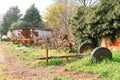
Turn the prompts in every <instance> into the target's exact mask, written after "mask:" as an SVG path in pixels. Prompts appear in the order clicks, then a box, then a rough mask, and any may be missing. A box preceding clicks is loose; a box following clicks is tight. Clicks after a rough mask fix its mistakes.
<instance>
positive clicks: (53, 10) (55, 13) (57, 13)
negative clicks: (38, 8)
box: [44, 3, 67, 28]
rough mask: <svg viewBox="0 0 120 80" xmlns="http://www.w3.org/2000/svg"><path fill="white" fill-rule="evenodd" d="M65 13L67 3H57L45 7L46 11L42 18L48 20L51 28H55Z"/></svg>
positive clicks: (60, 22)
mask: <svg viewBox="0 0 120 80" xmlns="http://www.w3.org/2000/svg"><path fill="white" fill-rule="evenodd" d="M66 13H67V5H65V4H62V3H58V4H55V5H53V6H51V7H50V8H48V9H47V13H46V14H45V15H44V19H46V20H47V21H48V24H49V26H50V27H51V28H55V27H57V26H58V25H60V24H62V20H63V17H65V15H66Z"/></svg>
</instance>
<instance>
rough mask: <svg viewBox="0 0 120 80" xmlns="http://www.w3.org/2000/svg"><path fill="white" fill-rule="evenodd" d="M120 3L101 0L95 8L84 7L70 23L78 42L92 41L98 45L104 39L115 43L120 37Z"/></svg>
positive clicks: (111, 0)
mask: <svg viewBox="0 0 120 80" xmlns="http://www.w3.org/2000/svg"><path fill="white" fill-rule="evenodd" d="M119 8H120V1H114V0H100V2H99V4H98V5H96V6H93V7H85V6H82V7H80V8H79V9H78V12H77V14H76V15H75V16H74V17H73V19H72V20H71V22H70V27H71V30H72V33H73V35H74V36H75V38H76V40H77V41H78V42H80V43H81V42H84V41H90V42H92V43H94V44H95V45H98V44H99V42H100V41H101V39H102V38H103V37H109V38H110V39H111V41H114V40H115V39H116V38H117V37H119V36H120V31H119V30H120V10H119Z"/></svg>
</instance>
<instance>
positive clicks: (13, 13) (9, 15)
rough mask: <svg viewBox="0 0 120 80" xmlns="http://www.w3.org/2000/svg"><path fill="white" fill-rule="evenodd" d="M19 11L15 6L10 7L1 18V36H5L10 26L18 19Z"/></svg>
mask: <svg viewBox="0 0 120 80" xmlns="http://www.w3.org/2000/svg"><path fill="white" fill-rule="evenodd" d="M20 17H21V16H20V10H19V9H18V7H17V6H15V7H10V8H9V10H8V11H7V12H6V13H5V15H4V16H3V21H2V28H1V31H2V34H6V33H7V31H8V29H9V27H10V26H11V24H12V23H13V22H15V21H17V20H19V19H20Z"/></svg>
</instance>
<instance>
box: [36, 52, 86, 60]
mask: <svg viewBox="0 0 120 80" xmlns="http://www.w3.org/2000/svg"><path fill="white" fill-rule="evenodd" d="M84 56H85V55H83V54H71V55H65V56H49V57H48V54H47V51H46V57H41V58H38V59H37V60H46V62H48V59H52V58H66V59H68V58H72V57H78V58H83V57H84Z"/></svg>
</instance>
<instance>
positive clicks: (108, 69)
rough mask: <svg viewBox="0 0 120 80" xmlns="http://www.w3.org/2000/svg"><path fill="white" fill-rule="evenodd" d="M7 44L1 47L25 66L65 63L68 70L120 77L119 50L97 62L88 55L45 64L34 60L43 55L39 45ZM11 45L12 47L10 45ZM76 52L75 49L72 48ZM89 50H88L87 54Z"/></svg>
mask: <svg viewBox="0 0 120 80" xmlns="http://www.w3.org/2000/svg"><path fill="white" fill-rule="evenodd" d="M2 44H7V45H6V46H4V47H3V49H4V50H5V51H6V52H7V53H8V52H9V53H11V55H12V54H15V55H17V56H18V57H19V58H20V59H21V60H22V61H23V62H24V63H25V64H26V65H27V66H30V67H35V66H41V65H42V66H46V65H47V66H54V65H61V64H62V65H63V64H64V65H65V70H68V71H82V72H87V73H96V74H99V75H100V76H102V77H104V78H105V79H107V80H119V79H120V75H119V73H120V50H118V51H114V52H112V53H113V59H112V60H108V59H104V60H103V61H101V62H99V63H96V62H94V63H91V62H90V56H88V57H85V58H83V59H76V58H72V59H69V60H68V61H67V60H66V59H51V60H49V62H48V63H47V64H46V61H45V60H44V61H40V60H34V59H36V58H39V57H43V56H45V55H46V54H45V52H46V49H40V47H34V46H28V47H27V48H26V49H21V46H19V45H14V44H12V43H9V42H7V43H4V42H2ZM11 46H12V47H11ZM73 52H76V50H73ZM89 53H90V52H89V51H88V54H89ZM61 55H65V52H60V53H58V52H57V51H56V50H49V56H61ZM53 80H64V79H63V78H62V77H55V78H54V79H53Z"/></svg>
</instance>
